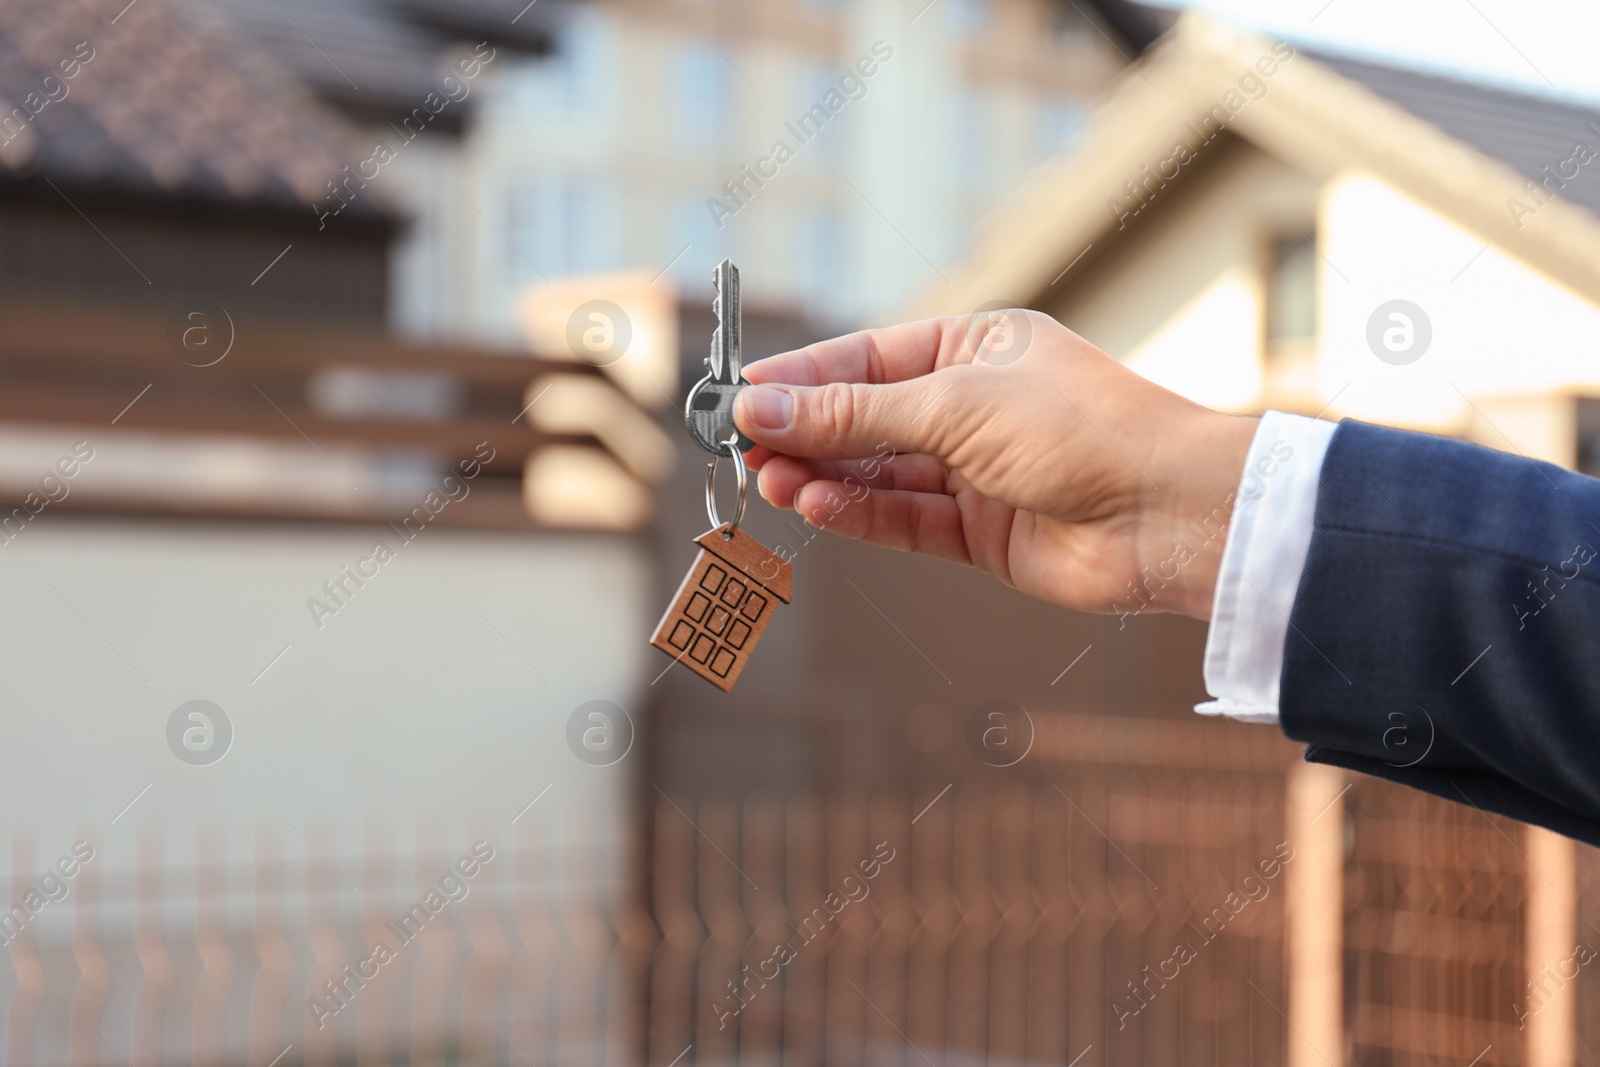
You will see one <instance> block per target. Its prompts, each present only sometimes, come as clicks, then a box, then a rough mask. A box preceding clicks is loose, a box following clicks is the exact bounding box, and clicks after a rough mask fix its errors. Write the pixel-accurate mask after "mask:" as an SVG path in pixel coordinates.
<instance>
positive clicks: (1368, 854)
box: [903, 16, 1600, 1064]
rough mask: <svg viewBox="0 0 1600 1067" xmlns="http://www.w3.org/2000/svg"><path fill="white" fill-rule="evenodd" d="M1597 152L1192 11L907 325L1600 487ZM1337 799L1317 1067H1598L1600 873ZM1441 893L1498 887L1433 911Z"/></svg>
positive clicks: (1528, 105)
mask: <svg viewBox="0 0 1600 1067" xmlns="http://www.w3.org/2000/svg"><path fill="white" fill-rule="evenodd" d="M1597 156H1600V111H1596V110H1595V109H1593V108H1585V107H1580V106H1577V105H1575V104H1573V103H1570V102H1564V101H1561V100H1557V99H1547V98H1538V97H1532V96H1528V95H1525V94H1522V93H1517V92H1510V91H1506V90H1500V89H1496V88H1494V87H1492V86H1486V85H1482V84H1474V83H1468V82H1465V81H1458V80H1453V79H1451V78H1447V77H1442V76H1438V75H1433V74H1425V73H1420V72H1417V71H1410V70H1402V69H1395V68H1392V67H1387V66H1381V65H1376V64H1373V63H1370V62H1364V61H1357V60H1354V59H1351V58H1346V57H1341V56H1333V55H1319V54H1313V53H1308V52H1306V51H1303V50H1300V49H1297V48H1295V47H1293V46H1292V45H1289V44H1287V43H1285V42H1274V41H1270V40H1264V39H1260V38H1257V37H1254V36H1251V35H1248V34H1246V33H1243V32H1241V31H1238V30H1236V29H1234V28H1232V27H1229V26H1226V25H1223V24H1220V23H1217V22H1214V21H1211V20H1208V19H1205V18H1201V17H1197V16H1186V17H1185V18H1184V19H1183V20H1182V21H1181V22H1180V24H1179V25H1178V27H1177V28H1176V29H1175V30H1174V31H1172V32H1171V33H1170V34H1168V35H1167V36H1166V37H1165V38H1163V39H1162V40H1161V41H1159V42H1158V43H1157V44H1156V45H1155V46H1154V47H1152V48H1151V49H1150V50H1149V51H1148V52H1147V53H1146V54H1145V56H1144V57H1142V58H1141V60H1140V62H1139V63H1138V65H1137V69H1135V70H1131V71H1129V72H1127V73H1126V74H1124V75H1123V76H1122V77H1121V78H1120V79H1119V81H1118V82H1117V84H1116V86H1115V88H1114V89H1113V90H1112V92H1111V93H1110V94H1108V96H1107V98H1106V99H1105V100H1104V102H1103V104H1102V105H1101V107H1100V108H1099V109H1098V110H1097V111H1096V112H1095V114H1094V115H1093V116H1092V117H1091V118H1090V120H1089V121H1088V123H1087V125H1086V128H1085V133H1084V136H1083V139H1082V141H1081V142H1080V144H1079V145H1078V146H1077V147H1076V148H1075V149H1074V150H1073V151H1071V152H1067V153H1063V154H1061V155H1060V156H1059V157H1057V158H1056V159H1054V160H1052V161H1051V162H1049V163H1047V164H1045V165H1043V166H1041V167H1040V168H1038V169H1037V170H1036V171H1035V172H1034V173H1033V174H1032V175H1030V176H1029V178H1028V180H1027V181H1026V182H1024V183H1023V184H1022V185H1021V186H1020V187H1019V188H1018V189H1017V190H1016V191H1015V193H1014V194H1013V195H1012V196H1010V197H1009V198H1007V199H1006V200H1005V201H1004V202H1002V203H1001V204H1000V205H999V206H998V207H997V209H996V211H995V212H994V214H993V215H992V216H991V217H990V218H989V219H988V220H987V221H986V222H985V223H984V225H983V226H982V228H981V229H980V230H979V232H978V234H977V236H976V238H975V240H974V247H973V251H972V253H971V255H970V256H968V257H967V259H966V261H965V262H964V263H963V264H962V266H961V267H960V268H959V269H955V270H951V271H950V272H948V273H949V275H950V277H949V279H948V284H939V285H930V286H929V287H927V289H926V290H925V291H924V292H923V293H922V294H921V296H920V297H919V298H918V299H917V300H915V301H914V302H913V303H912V304H911V305H910V306H909V307H908V308H907V309H905V311H904V312H903V316H904V317H918V316H923V315H935V314H959V313H966V312H971V311H975V310H980V311H981V310H988V309H991V308H997V307H1009V306H1024V307H1033V308H1037V309H1040V310H1043V311H1047V312H1049V313H1050V314H1052V315H1054V316H1055V317H1056V318H1058V319H1059V320H1061V321H1062V322H1064V323H1066V324H1067V325H1068V326H1070V327H1072V328H1073V329H1074V330H1076V331H1077V332H1079V333H1081V334H1083V335H1084V336H1085V337H1087V338H1088V339H1090V340H1091V341H1094V342H1095V343H1096V344H1099V345H1100V346H1102V347H1103V348H1105V349H1106V350H1107V351H1109V352H1110V353H1111V354H1113V355H1115V356H1116V357H1118V358H1119V359H1122V360H1123V361H1125V362H1126V363H1127V364H1128V365H1129V366H1131V367H1133V368H1135V369H1137V370H1138V371H1140V372H1141V373H1142V374H1144V375H1146V376H1147V377H1149V378H1151V379H1152V380H1154V381H1157V382H1160V383H1161V384H1163V385H1166V386H1168V387H1169V388H1171V389H1174V390H1175V391H1177V392H1179V393H1182V394H1184V395H1186V396H1189V397H1191V398H1192V399H1194V400H1197V401H1199V402H1201V403H1205V404H1208V405H1211V406H1213V407H1217V408H1221V409H1224V410H1236V411H1260V410H1263V409H1265V408H1268V407H1274V408H1279V409H1283V410H1289V411H1295V412H1300V413H1302V414H1306V415H1319V414H1320V415H1325V416H1327V417H1331V418H1340V417H1358V418H1363V419H1367V420H1370V421H1379V422H1385V423H1390V424H1395V425H1401V426H1407V427H1413V428H1417V429H1423V430H1430V431H1433V432H1443V433H1449V434H1455V435H1459V436H1463V437H1467V438H1470V439H1473V440H1476V441H1478V442H1480V443H1483V444H1486V445H1490V446H1492V447H1496V448H1501V449H1505V450H1508V451H1512V452H1517V453H1520V454H1524V455H1529V456H1535V457H1538V458H1542V459H1548V460H1552V461H1554V462H1558V463H1562V464H1565V465H1567V466H1572V467H1577V468H1579V469H1584V470H1589V471H1595V470H1597V468H1596V466H1595V460H1594V457H1595V455H1596V447H1595V436H1594V435H1595V433H1596V429H1597V425H1596V418H1595V412H1596V398H1597V397H1600V371H1597V368H1596V364H1595V361H1594V360H1593V359H1592V358H1590V357H1589V355H1588V354H1587V349H1588V347H1589V346H1588V343H1587V339H1588V338H1590V337H1593V336H1594V335H1595V334H1596V331H1597V330H1600V172H1597V171H1596V169H1595V166H1594V161H1595V160H1596V158H1597ZM1160 659H1161V661H1162V662H1164V663H1166V664H1167V665H1169V666H1170V667H1171V669H1173V670H1176V671H1178V672H1179V673H1181V674H1185V675H1187V676H1189V677H1193V678H1198V677H1199V676H1200V663H1199V659H1198V657H1197V656H1194V655H1193V653H1192V651H1185V652H1184V653H1182V654H1180V655H1175V656H1163V657H1161V658H1160ZM1419 729H1420V724H1419ZM1289 795H1290V797H1291V807H1290V809H1289V810H1288V811H1286V814H1285V832H1286V834H1288V836H1289V839H1290V840H1295V835H1294V830H1295V826H1294V822H1295V819H1294V816H1293V814H1292V811H1293V808H1292V798H1293V797H1295V796H1297V795H1302V794H1300V793H1299V792H1298V787H1297V786H1295V785H1294V784H1293V779H1291V785H1290V790H1289ZM1340 798H1341V799H1339V800H1338V802H1337V803H1336V804H1335V807H1334V808H1333V809H1331V810H1340V809H1339V805H1343V806H1344V809H1345V810H1346V811H1347V812H1348V815H1347V816H1346V817H1347V818H1348V819H1349V825H1348V829H1347V830H1346V831H1345V834H1344V835H1342V836H1343V837H1344V839H1343V840H1342V841H1338V842H1325V846H1326V847H1327V848H1328V851H1326V852H1324V853H1322V854H1321V858H1320V859H1317V858H1314V856H1315V854H1313V858H1312V859H1311V860H1310V862H1311V863H1312V864H1313V865H1320V867H1319V869H1320V870H1321V872H1322V873H1321V874H1320V875H1319V876H1318V877H1316V878H1314V879H1312V881H1311V882H1309V883H1308V884H1307V885H1305V886H1303V887H1302V889H1303V895H1302V896H1300V897H1298V898H1295V899H1292V900H1291V902H1290V904H1289V922H1288V925H1287V928H1286V934H1285V938H1286V942H1287V943H1288V960H1289V973H1288V978H1287V982H1286V989H1285V996H1286V999H1287V1001H1288V1003H1289V1005H1290V1006H1289V1007H1288V1008H1286V1009H1285V1010H1286V1011H1287V1013H1288V1014H1287V1017H1288V1018H1289V1019H1290V1020H1291V1025H1292V1027H1293V1028H1294V1032H1295V1035H1297V1036H1294V1037H1291V1038H1289V1039H1288V1041H1287V1043H1286V1048H1287V1053H1288V1055H1289V1058H1290V1062H1293V1063H1300V1062H1305V1063H1312V1062H1326V1063H1338V1062H1341V1060H1344V1061H1345V1062H1412V1060H1410V1059H1407V1058H1405V1057H1410V1056H1416V1057H1426V1056H1429V1055H1442V1056H1457V1055H1459V1056H1460V1057H1461V1058H1462V1059H1463V1060H1470V1059H1472V1058H1473V1057H1475V1056H1476V1057H1478V1058H1479V1059H1478V1062H1483V1063H1489V1062H1497V1058H1498V1057H1501V1056H1505V1057H1508V1059H1507V1060H1506V1062H1513V1061H1516V1059H1517V1057H1518V1056H1519V1055H1525V1056H1526V1057H1527V1062H1539V1063H1552V1064H1555V1063H1573V1062H1586V1061H1587V1060H1588V1059H1590V1058H1592V1056H1593V1051H1594V1048H1595V1045H1594V1041H1595V1033H1594V1030H1593V1027H1592V1025H1591V1023H1590V1022H1589V1019H1590V1016H1592V1014H1593V1012H1592V1010H1591V1009H1592V1003H1591V1000H1590V999H1589V997H1590V994H1588V993H1587V992H1580V991H1578V990H1576V989H1575V988H1571V987H1568V986H1567V983H1566V982H1564V981H1563V982H1561V983H1560V984H1559V986H1558V985H1555V984H1553V983H1552V980H1551V979H1550V978H1549V975H1550V974H1551V973H1553V972H1552V971H1551V970H1550V968H1551V967H1552V966H1554V964H1553V963H1552V961H1560V960H1561V959H1563V958H1567V957H1570V956H1571V954H1572V952H1573V951H1574V947H1573V946H1574V945H1576V944H1582V943H1585V942H1586V941H1588V940H1589V938H1590V937H1591V934H1592V930H1590V929H1589V927H1592V926H1593V923H1592V921H1591V920H1592V919H1593V917H1594V916H1593V911H1592V909H1593V907H1594V901H1593V898H1592V893H1591V891H1590V890H1589V889H1588V888H1587V887H1589V886H1591V885H1592V884H1593V878H1594V872H1595V858H1596V857H1595V856H1594V854H1593V852H1592V850H1588V849H1579V848H1578V847H1577V846H1575V845H1574V844H1573V842H1571V841H1569V840H1565V839H1562V838H1558V837H1556V836H1555V835H1552V834H1549V833H1547V832H1544V831H1540V830H1535V829H1533V828H1529V827H1523V828H1520V830H1518V831H1517V832H1516V843H1515V844H1513V837H1512V836H1511V832H1510V831H1509V830H1508V829H1505V828H1502V827H1501V826H1499V825H1496V824H1495V822H1494V821H1493V820H1490V819H1488V818H1487V817H1486V816H1483V815H1481V813H1476V812H1472V811H1471V810H1470V809H1465V810H1461V811H1456V812H1450V811H1448V810H1447V808H1448V806H1447V805H1443V804H1441V803H1439V802H1434V801H1427V800H1425V799H1421V798H1415V797H1406V796H1403V795H1401V793H1400V792H1399V791H1397V790H1395V789H1393V788H1391V787H1387V786H1384V785H1382V784H1380V783H1373V782H1368V781H1357V782H1355V783H1352V788H1351V789H1350V791H1349V792H1348V793H1341V794H1340ZM1330 803H1334V802H1333V801H1330ZM1219 817H1220V818H1223V819H1230V818H1247V817H1249V816H1248V812H1241V813H1239V814H1237V815H1225V814H1224V815H1220V816H1219ZM1445 825H1449V826H1451V827H1453V829H1451V830H1449V831H1446V830H1444V829H1443V827H1444V826H1445ZM1478 834H1481V835H1483V836H1482V837H1481V838H1479V839H1478V840H1477V841H1476V843H1473V842H1472V841H1471V839H1472V837H1473V836H1474V835H1478ZM1495 835H1498V838H1499V840H1498V842H1497V841H1496V840H1495ZM1446 840H1450V841H1451V842H1452V843H1451V844H1448V845H1446V844H1444V842H1445V841H1446ZM1418 849H1421V850H1422V851H1418ZM1306 851H1307V852H1309V851H1310V850H1306ZM1297 862H1299V861H1297ZM1302 870H1303V868H1302ZM1449 870H1454V871H1456V872H1457V873H1456V874H1455V875H1445V874H1444V872H1446V871H1449ZM1440 877H1445V878H1446V879H1448V878H1451V877H1459V878H1468V879H1480V880H1482V881H1481V882H1480V886H1481V890H1480V891H1476V892H1464V893H1462V894H1453V893H1448V894H1445V895H1443V896H1441V897H1436V898H1433V899H1426V898H1425V897H1423V896H1421V895H1419V893H1418V891H1417V890H1418V886H1419V885H1420V884H1424V883H1429V882H1433V884H1439V883H1438V882H1436V881H1433V880H1434V879H1438V878H1440ZM1308 910H1309V912H1311V913H1313V914H1314V916H1315V917H1312V918H1303V919H1302V920H1300V921H1302V922H1305V923H1309V924H1310V926H1309V927H1306V926H1301V925H1299V923H1297V921H1296V919H1295V916H1296V913H1299V914H1300V915H1301V916H1302V917H1304V916H1306V915H1307V912H1308ZM1469 916H1470V917H1471V918H1470V919H1469V918H1468V917H1469ZM1333 917H1339V918H1338V921H1334V920H1333ZM1463 923H1477V924H1479V925H1477V927H1476V929H1475V930H1473V931H1470V932H1469V931H1468V930H1467V928H1466V927H1465V926H1463V925H1462V924H1463ZM1402 932H1404V933H1402ZM1519 958H1520V961H1521V971H1520V975H1521V977H1525V978H1526V979H1527V984H1526V985H1525V986H1524V984H1523V982H1522V981H1521V980H1519V979H1512V980H1510V981H1508V980H1507V979H1508V978H1509V977H1510V976H1511V975H1513V974H1516V973H1517V967H1518V962H1517V961H1518V959H1519ZM1446 988H1448V989H1449V990H1450V991H1449V992H1445V990H1446ZM1558 990H1560V992H1558ZM1585 1004H1590V1005H1591V1009H1586V1008H1584V1005H1585ZM1513 1023H1514V1024H1515V1025H1514V1026H1513V1025H1511V1024H1513ZM1491 1046H1492V1048H1491ZM1519 1050H1520V1051H1519ZM1418 1062H1421V1061H1420V1060H1418Z"/></svg>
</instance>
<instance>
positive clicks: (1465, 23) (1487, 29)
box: [1153, 0, 1600, 104]
mask: <svg viewBox="0 0 1600 1067" xmlns="http://www.w3.org/2000/svg"><path fill="white" fill-rule="evenodd" d="M1153 2H1158V3H1162V5H1163V6H1166V7H1179V8H1198V9H1201V10H1205V11H1210V12H1213V13H1215V14H1219V15H1224V16H1227V17H1228V18H1230V19H1231V20H1233V21H1236V22H1241V23H1243V24H1245V25H1249V26H1253V27H1256V28H1258V29H1260V30H1261V31H1262V32H1264V33H1270V34H1273V35H1276V36H1282V37H1285V38H1287V39H1289V40H1291V41H1296V42H1301V41H1303V42H1305V43H1307V44H1313V43H1314V44H1318V45H1320V46H1322V47H1324V48H1327V49H1330V50H1333V49H1337V50H1338V51H1341V52H1349V53H1351V54H1355V55H1362V56H1372V57H1377V58H1387V59H1399V60H1403V61H1404V62H1405V63H1406V64H1407V65H1408V66H1415V67H1420V68H1424V69H1431V70H1435V71H1437V72H1439V73H1443V74H1455V75H1458V76H1459V75H1462V74H1466V75H1470V76H1471V77H1472V78H1473V79H1474V80H1478V81H1483V82H1492V83H1496V84H1499V85H1503V86H1506V87H1508V88H1517V89H1522V90H1524V91H1527V92H1532V93H1537V94H1540V95H1554V96H1559V97H1562V98H1565V99H1575V100H1580V101H1585V102H1591V103H1596V104H1600V62H1597V61H1596V49H1597V48H1600V3H1597V2H1596V0H1194V2H1184V0H1153Z"/></svg>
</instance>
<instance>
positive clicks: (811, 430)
mask: <svg viewBox="0 0 1600 1067" xmlns="http://www.w3.org/2000/svg"><path fill="white" fill-rule="evenodd" d="M927 383H928V378H927V377H922V378H913V379H911V380H910V381H904V382H893V383H890V384H886V385H868V384H864V383H860V382H830V383H828V384H827V385H820V386H803V385H752V386H748V387H746V388H744V389H741V390H740V391H739V396H738V399H737V400H736V401H735V403H734V406H733V418H734V422H735V423H736V424H737V425H738V427H739V429H740V430H742V431H743V432H744V433H745V434H747V435H748V436H749V437H750V438H752V439H753V440H754V441H755V442H756V443H757V444H761V445H765V446H766V447H768V448H770V449H772V450H773V451H774V452H781V453H783V454H784V455H787V456H800V457H805V458H809V459H852V458H854V457H856V456H867V455H871V454H872V453H874V452H876V451H877V450H878V449H879V448H881V447H883V446H884V445H885V444H887V445H889V446H890V447H892V448H894V449H895V451H897V452H931V451H933V449H932V448H931V447H930V444H931V442H930V439H929V438H930V435H929V433H928V431H927V429H926V428H927V427H928V426H930V425H934V424H935V423H934V422H933V420H932V419H931V418H930V413H929V412H928V411H927V410H926V409H927V408H928V407H929V406H931V401H932V400H936V399H938V397H939V396H940V395H942V394H943V390H942V389H941V390H939V391H937V392H930V390H929V388H928V384H927Z"/></svg>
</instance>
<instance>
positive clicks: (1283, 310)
mask: <svg viewBox="0 0 1600 1067" xmlns="http://www.w3.org/2000/svg"><path fill="white" fill-rule="evenodd" d="M1271 257H1272V259H1271V262H1270V263H1269V264H1268V269H1267V341H1268V351H1269V352H1270V351H1272V350H1273V349H1275V348H1278V347H1280V346H1283V345H1293V344H1297V343H1304V342H1306V341H1309V340H1311V339H1312V338H1314V337H1316V336H1317V248H1316V245H1315V244H1313V243H1312V242H1311V241H1309V240H1307V239H1306V238H1305V237H1302V236H1301V235H1300V234H1298V233H1295V234H1290V235H1289V236H1287V237H1279V238H1278V239H1277V240H1275V241H1274V242H1273V243H1272V252H1271Z"/></svg>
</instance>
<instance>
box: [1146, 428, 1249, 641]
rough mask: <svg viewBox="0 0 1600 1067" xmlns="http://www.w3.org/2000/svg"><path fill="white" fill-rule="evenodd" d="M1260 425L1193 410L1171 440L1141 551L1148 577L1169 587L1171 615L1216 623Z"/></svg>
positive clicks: (1168, 601) (1149, 511) (1166, 597)
mask: <svg viewBox="0 0 1600 1067" xmlns="http://www.w3.org/2000/svg"><path fill="white" fill-rule="evenodd" d="M1260 421H1261V420H1260V419H1259V418H1256V417H1254V416H1241V415H1224V414H1222V413H1220V412H1216V411H1211V410H1209V409H1206V408H1196V409H1195V410H1194V411H1192V412H1189V413H1187V415H1186V417H1184V418H1181V419H1179V420H1178V421H1177V423H1176V424H1175V425H1174V426H1173V428H1172V432H1171V433H1170V434H1169V435H1168V440H1169V448H1168V449H1167V462H1166V463H1164V464H1163V465H1162V468H1161V472H1160V474H1159V475H1158V476H1156V477H1154V479H1153V480H1154V481H1155V483H1156V486H1157V488H1155V489H1153V490H1151V497H1152V502H1151V504H1150V505H1149V507H1148V508H1147V515H1148V517H1149V519H1150V522H1149V523H1148V524H1147V529H1149V531H1150V535H1149V537H1148V539H1147V544H1146V545H1145V546H1141V547H1142V551H1141V552H1140V562H1141V565H1142V566H1143V568H1144V572H1143V573H1144V574H1147V575H1154V576H1155V577H1156V578H1157V579H1158V580H1160V581H1163V582H1165V583H1167V587H1168V588H1167V595H1165V596H1161V597H1159V598H1158V599H1159V600H1163V601H1165V602H1166V603H1165V605H1164V608H1165V610H1167V611H1172V612H1178V613H1181V614H1184V615H1188V616H1189V617H1190V618H1194V619H1200V620H1202V621H1206V620H1209V619H1210V618H1211V606H1212V601H1213V598H1214V597H1215V594H1216V585H1217V575H1218V573H1219V571H1220V570H1221V567H1222V550H1223V547H1224V545H1225V544H1226V543H1227V539H1228V529H1229V527H1230V525H1231V521H1232V517H1233V509H1234V505H1235V503H1236V496H1237V493H1238V491H1239V478H1240V475H1241V474H1242V472H1243V470H1244V465H1245V461H1246V460H1247V459H1248V458H1249V453H1250V443H1251V441H1252V440H1253V439H1254V437H1255V432H1256V427H1257V425H1259V423H1260Z"/></svg>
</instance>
